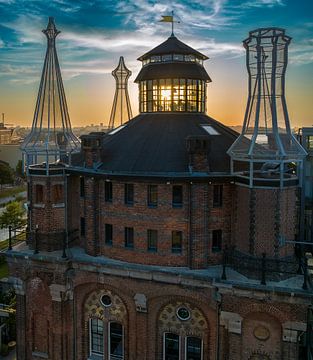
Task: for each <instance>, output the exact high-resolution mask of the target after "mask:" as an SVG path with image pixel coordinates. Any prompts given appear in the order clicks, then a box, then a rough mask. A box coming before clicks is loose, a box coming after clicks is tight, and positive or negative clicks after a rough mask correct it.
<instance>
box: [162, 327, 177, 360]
mask: <svg viewBox="0 0 313 360" xmlns="http://www.w3.org/2000/svg"><path fill="white" fill-rule="evenodd" d="M163 360H180V336H179V335H177V334H173V333H164V339H163Z"/></svg>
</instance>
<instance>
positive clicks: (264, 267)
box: [261, 253, 266, 285]
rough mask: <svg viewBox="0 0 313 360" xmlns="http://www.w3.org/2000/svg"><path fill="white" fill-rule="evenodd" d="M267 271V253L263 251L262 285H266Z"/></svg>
mask: <svg viewBox="0 0 313 360" xmlns="http://www.w3.org/2000/svg"><path fill="white" fill-rule="evenodd" d="M265 272H266V253H262V277H261V284H262V285H266V279H265Z"/></svg>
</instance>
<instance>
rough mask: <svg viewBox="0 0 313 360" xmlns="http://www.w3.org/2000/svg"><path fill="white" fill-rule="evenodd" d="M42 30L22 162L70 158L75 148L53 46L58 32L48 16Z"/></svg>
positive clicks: (78, 146) (77, 144)
mask: <svg viewBox="0 0 313 360" xmlns="http://www.w3.org/2000/svg"><path fill="white" fill-rule="evenodd" d="M43 33H44V34H45V35H46V37H47V51H46V56H45V62H44V66H43V70H42V76H41V81H40V86H39V91H38V97H37V102H36V107H35V113H34V119H33V124H32V129H31V132H30V133H29V135H28V136H27V137H26V138H25V140H24V142H23V144H22V146H21V150H22V151H23V153H24V161H25V162H26V165H27V166H28V165H32V164H35V163H38V162H43V161H44V162H45V163H46V166H47V167H48V165H49V163H51V162H55V161H57V160H60V159H62V161H67V159H68V160H69V161H70V157H71V154H72V153H73V152H76V151H79V149H80V141H79V140H78V138H77V137H76V136H75V135H74V134H73V132H72V128H71V122H70V117H69V113H68V109H67V103H66V98H65V92H64V87H63V82H62V76H61V70H60V65H59V61H58V56H57V52H56V47H55V39H56V37H57V35H58V34H59V33H60V31H58V30H57V29H56V27H55V24H54V19H53V18H52V17H50V18H49V23H48V26H47V28H46V29H45V30H43Z"/></svg>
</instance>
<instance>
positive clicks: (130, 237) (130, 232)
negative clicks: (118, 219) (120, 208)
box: [125, 227, 134, 248]
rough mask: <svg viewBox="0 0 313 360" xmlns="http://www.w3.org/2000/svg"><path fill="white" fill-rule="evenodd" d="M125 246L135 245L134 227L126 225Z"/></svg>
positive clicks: (131, 246)
mask: <svg viewBox="0 0 313 360" xmlns="http://www.w3.org/2000/svg"><path fill="white" fill-rule="evenodd" d="M125 246H126V247H130V248H133V247H134V228H132V227H125Z"/></svg>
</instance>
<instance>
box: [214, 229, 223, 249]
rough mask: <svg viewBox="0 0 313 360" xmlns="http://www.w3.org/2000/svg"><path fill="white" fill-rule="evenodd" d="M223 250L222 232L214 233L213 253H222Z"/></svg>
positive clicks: (216, 231)
mask: <svg viewBox="0 0 313 360" xmlns="http://www.w3.org/2000/svg"><path fill="white" fill-rule="evenodd" d="M221 250H222V230H213V231H212V252H220V251H221Z"/></svg>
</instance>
